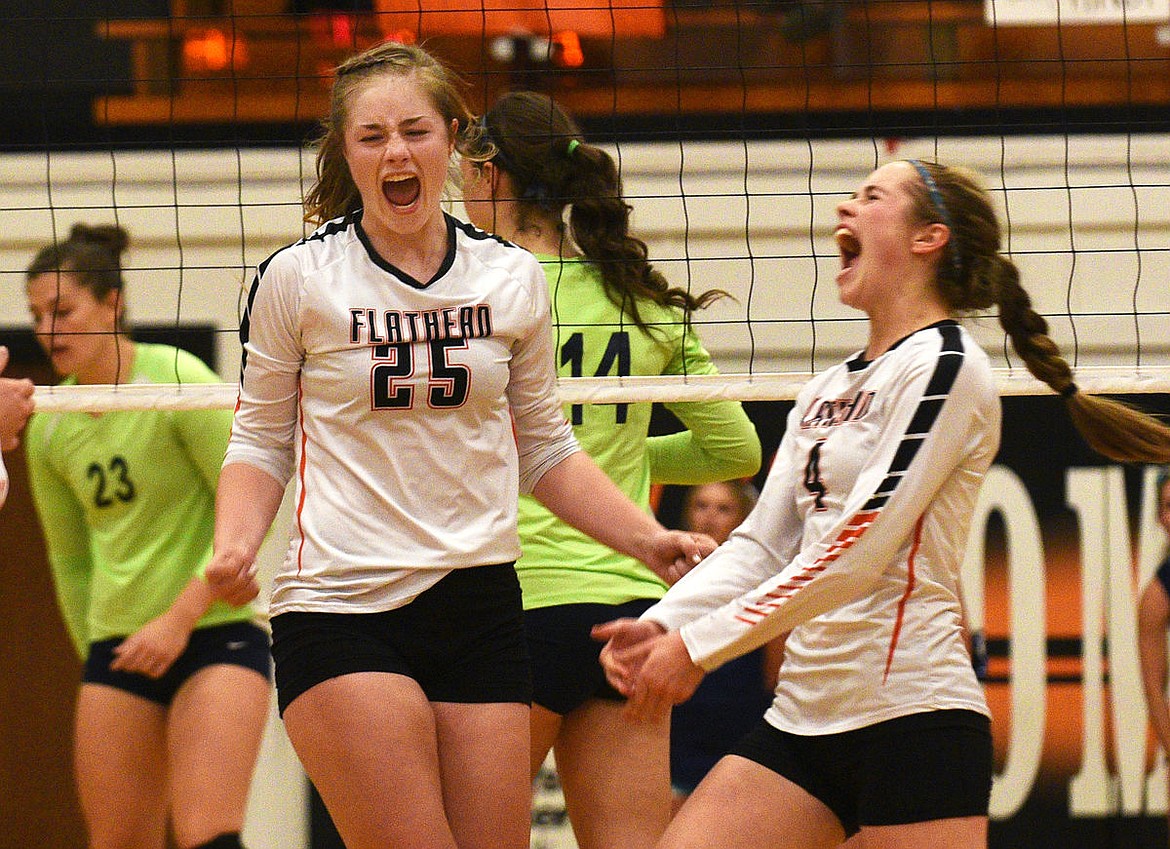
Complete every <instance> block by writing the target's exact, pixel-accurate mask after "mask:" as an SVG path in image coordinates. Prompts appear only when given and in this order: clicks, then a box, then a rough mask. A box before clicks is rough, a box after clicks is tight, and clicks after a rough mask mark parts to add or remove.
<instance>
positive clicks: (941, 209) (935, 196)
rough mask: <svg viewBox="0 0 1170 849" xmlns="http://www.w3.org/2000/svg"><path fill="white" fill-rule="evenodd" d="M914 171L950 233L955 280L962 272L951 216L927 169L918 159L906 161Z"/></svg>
mask: <svg viewBox="0 0 1170 849" xmlns="http://www.w3.org/2000/svg"><path fill="white" fill-rule="evenodd" d="M906 161H907V162H909V163H910V164H911V165H913V166H914V170H915V171H917V172H918V176H919V177H921V178H922V182H923V183H925V184H926V191H927V193H928V194H929V195H930V202H931V203H932V204H933V205H934V208H935V211H937V212H938V217H939V218H941V219H942V223H943V224H945V225H947V229H948V230H950V231H951V239H950V245H951V264H952V265H954V267H955V279H956V280H957V279H958V278H959V275H960V274H961V273H962V270H963V261H962V259H961V258H960V257H959V246H958V244H957V240H956V238H955V228H954V225H953V224H951V214H950V212H949V211H948V210H947V205H946V202H945V201H944V200H943V196H942V192H940V191H939V190H938V184H937V183H936V182H935V181H934V176H933V175H932V174H931V173H930V171H929V170H928V169H927V167H926V166H925V165H924V164H923V163H922V161H921V160H919V159H907V160H906Z"/></svg>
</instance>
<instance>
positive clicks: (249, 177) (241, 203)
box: [0, 136, 1170, 380]
mask: <svg viewBox="0 0 1170 849" xmlns="http://www.w3.org/2000/svg"><path fill="white" fill-rule="evenodd" d="M1166 150H1170V138H1168V137H1166V136H1140V137H1132V138H1126V137H1124V136H1085V137H1073V138H1069V139H1065V138H1063V137H1013V138H1004V139H996V138H990V139H944V140H941V141H939V142H937V145H936V143H935V142H934V141H928V140H908V141H905V142H902V143H901V144H900V146H899V147H898V149H897V151H896V156H898V157H908V156H914V157H920V158H928V159H929V158H937V159H939V160H941V161H943V162H947V163H951V164H964V165H968V166H970V167H973V168H975V169H976V170H978V171H980V172H981V173H982V174H983V175H984V177H985V179H986V180H987V183H988V186H989V187H990V188H992V189H993V190H994V195H995V197H996V200H997V203H998V204H999V206H1000V208H1001V211H1002V212H1003V214H1004V218H1005V221H1006V222H1007V223H1008V224H1009V225H1010V231H1009V235H1008V238H1007V241H1006V246H1007V247H1008V248H1010V249H1011V251H1012V253H1013V255H1014V256H1015V258H1016V259H1017V261H1018V262H1019V264H1020V265H1021V267H1022V270H1023V279H1024V283H1025V285H1026V286H1027V287H1028V288H1029V290H1030V291H1031V292H1032V294H1033V297H1034V299H1035V301H1036V305H1037V307H1038V308H1039V309H1040V310H1041V312H1043V313H1045V314H1048V315H1050V316H1053V320H1052V324H1053V333H1054V335H1055V337H1056V338H1057V340H1058V341H1059V342H1060V343H1061V344H1062V345H1064V346H1066V347H1067V348H1068V349H1069V350H1070V351H1071V350H1072V348H1073V345H1074V343H1075V346H1076V351H1077V357H1078V360H1079V362H1080V363H1081V364H1097V363H1106V362H1118V361H1119V362H1121V363H1123V364H1130V363H1132V362H1133V361H1134V357H1135V355H1134V351H1136V350H1137V348H1138V347H1139V342H1140V347H1141V350H1142V360H1143V363H1147V364H1149V363H1155V362H1156V363H1165V362H1166V358H1167V354H1168V351H1167V345H1168V344H1170V343H1168V341H1167V340H1170V333H1168V332H1167V331H1170V316H1168V315H1167V313H1170V287H1168V286H1167V285H1166V284H1167V281H1170V158H1168V157H1166V155H1165V151H1166ZM616 152H617V153H618V155H619V161H620V165H621V168H622V172H623V175H624V178H625V182H626V191H627V196H628V197H629V199H630V200H631V202H632V203H633V205H634V207H635V225H636V227H637V231H638V233H639V235H641V236H642V237H643V238H645V239H646V241H647V242H648V243H649V245H650V251H651V256H652V257H653V258H654V260H655V261H656V262H657V264H658V265H659V266H660V267H661V268H662V270H663V271H664V272H665V273H666V274H667V276H668V277H669V278H670V279H671V280H672V282H674V283H676V284H678V285H683V286H689V287H691V288H692V289H694V290H697V291H701V290H704V289H707V288H711V287H719V288H723V289H726V290H728V291H730V292H731V293H732V294H733V295H735V297H736V301H735V302H732V301H727V300H725V301H721V302H719V303H717V304H716V305H714V306H713V307H712V308H710V309H709V310H707V311H705V312H704V313H702V314H701V315H700V317H699V322H700V326H701V332H702V335H703V338H704V341H705V342H706V343H707V346H708V347H709V348H710V349H711V351H712V353H713V354H714V355H715V357H716V360H717V362H718V363H719V365H720V368H721V369H722V370H723V371H724V372H727V373H741V372H747V371H752V372H775V371H787V372H802V371H810V370H815V369H816V368H820V367H824V366H825V365H827V364H829V363H831V362H833V361H835V360H837V359H838V358H839V357H840V355H841V354H842V353H843V352H844V351H846V350H848V349H851V348H852V347H853V346H854V345H856V344H857V342H858V340H859V339H860V331H861V327H862V325H861V322H860V321H859V317H858V316H857V314H856V313H851V312H849V311H847V310H845V309H843V308H842V307H840V305H839V304H837V301H836V292H835V286H834V284H833V277H834V274H835V272H836V268H837V255H836V250H835V248H834V246H833V244H832V241H831V238H830V233H831V231H832V227H833V220H834V219H833V208H834V205H835V204H836V203H837V202H838V201H839V200H840V199H841V198H843V197H845V196H847V195H848V194H849V193H850V192H852V191H853V189H854V188H855V187H856V185H857V183H858V181H859V180H860V179H861V178H862V177H863V176H864V175H865V173H867V172H868V170H869V169H870V168H871V167H873V166H874V165H875V164H877V163H880V162H882V161H885V160H887V159H889V158H891V155H890V154H889V153H887V151H886V145H885V143H882V142H879V143H874V142H872V141H870V140H856V141H823V142H814V143H809V144H805V143H794V142H749V143H746V144H741V143H734V142H732V143H714V142H711V143H688V144H686V145H685V146H683V145H678V144H668V143H661V144H653V145H651V144H639V145H623V146H622V147H621V148H620V150H617V151H616ZM312 172H313V162H312V158H311V156H309V155H307V154H306V155H303V156H302V155H298V152H297V151H296V150H293V149H264V150H245V151H239V152H233V151H178V152H176V153H174V154H173V155H172V154H171V153H158V152H151V153H142V152H128V151H118V152H106V153H86V154H54V155H52V156H48V155H45V154H27V155H10V156H5V157H0V327H2V326H3V325H5V324H15V325H20V324H22V323H23V321H24V320H25V318H24V317H25V304H24V296H23V285H22V284H23V276H22V270H23V269H24V267H25V266H26V265H27V263H28V261H29V259H30V258H31V256H32V254H33V253H34V252H35V251H36V249H37V248H39V247H40V246H41V245H43V244H45V243H46V242H48V241H50V240H52V239H53V238H55V237H56V238H63V237H64V235H65V234H66V233H67V232H68V229H69V226H70V225H71V224H72V223H74V222H75V221H87V222H98V221H115V220H116V221H118V222H120V223H121V224H122V225H124V226H125V227H126V228H127V229H128V230H129V231H130V233H131V237H132V239H133V243H132V248H131V252H130V254H129V256H128V258H127V266H128V267H127V276H128V278H129V280H130V285H131V289H130V292H129V303H130V306H131V317H132V318H137V319H139V320H147V321H151V322H165V323H169V322H173V321H179V322H210V323H213V324H214V325H215V326H216V327H219V328H222V329H223V331H224V332H223V333H222V334H221V336H220V342H219V344H220V349H221V351H220V353H221V357H220V362H221V364H222V365H223V368H225V369H227V370H231V369H233V368H234V366H235V363H237V362H238V352H239V350H238V342H237V340H236V338H235V336H234V333H233V330H234V328H235V327H236V326H237V323H238V315H239V310H240V303H241V301H240V295H241V293H242V291H243V287H244V286H246V285H247V283H248V282H249V281H250V278H251V275H252V273H253V270H254V268H255V266H256V264H257V263H259V262H260V261H261V260H263V259H264V258H265V257H267V256H268V255H269V254H270V253H271V252H272V251H273V250H275V249H277V248H278V247H280V246H282V245H284V244H286V243H288V242H289V241H291V240H293V239H295V238H297V237H298V236H299V235H301V233H302V232H303V225H302V223H301V209H300V205H299V198H300V196H301V193H302V188H303V187H304V186H305V185H306V184H307V183H308V182H309V181H311V177H312ZM456 212H457V213H459V212H461V210H458V209H456ZM1135 305H1136V308H1137V311H1138V316H1137V317H1135V315H1134V307H1135ZM1159 313H1160V314H1159ZM1069 315H1073V316H1076V319H1075V321H1074V320H1072V319H1070V318H1069V317H1068V316H1069ZM811 316H815V317H816V321H815V322H814V321H813V320H812V318H811ZM1062 316H1063V317H1062ZM983 324H986V325H987V331H986V333H987V336H986V339H987V340H988V344H989V348H991V349H992V350H994V351H998V350H1000V349H1001V348H1002V344H1001V339H1002V337H1001V335H1000V334H998V333H997V332H996V330H995V328H996V324H995V322H994V320H985V321H984V322H983ZM1074 331H1075V335H1074ZM232 378H233V375H231V374H225V379H229V380H230V379H232Z"/></svg>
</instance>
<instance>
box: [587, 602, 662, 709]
mask: <svg viewBox="0 0 1170 849" xmlns="http://www.w3.org/2000/svg"><path fill="white" fill-rule="evenodd" d="M664 632H665V629H664V628H663V627H662V626H661V625H659V624H658V623H657V622H652V621H650V620H647V619H615V620H613V621H612V622H603V623H601V624H600V625H594V626H593V630H592V631H590V634H591V635H592V637H593V639H595V640H604V641H605V646H604V647H603V648H602V649H601V667H602V669H604V670H605V678H606V680H607V681H609V683H610V685H611V686H612V687H613V688H614V689H615V690H617V691H618V692H619V693H621V694H622V695H623V696H626V697H628V696H629V695H630V691H631V688H632V686H633V682H634V679H635V678H636V677H637V675H638V671H639V670H640V669H641V668H642V663H643V661H645V659H646V655H648V654H649V653H650V647H651V646H652V645H653V643H652V642H651V641H652V640H653V638H654V637H658V636H660V635H662V634H663V633H664Z"/></svg>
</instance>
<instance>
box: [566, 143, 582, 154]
mask: <svg viewBox="0 0 1170 849" xmlns="http://www.w3.org/2000/svg"><path fill="white" fill-rule="evenodd" d="M580 146H581V142H579V141H577V139H569V144H568V147H566V148H565V156H569V157H571V156H572V155H573V154H574V152H576V150H577V148H579V147H580Z"/></svg>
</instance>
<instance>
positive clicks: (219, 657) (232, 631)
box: [81, 622, 272, 706]
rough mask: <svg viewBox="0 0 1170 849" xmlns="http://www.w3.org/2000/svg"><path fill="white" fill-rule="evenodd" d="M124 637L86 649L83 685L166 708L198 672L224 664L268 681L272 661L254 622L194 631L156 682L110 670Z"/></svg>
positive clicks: (262, 633) (265, 640) (265, 637)
mask: <svg viewBox="0 0 1170 849" xmlns="http://www.w3.org/2000/svg"><path fill="white" fill-rule="evenodd" d="M124 639H126V638H125V637H114V638H112V639H109V640H98V641H97V642H95V643H91V644H90V646H89V657H88V658H87V659H86V661H85V669H84V670H83V672H82V675H81V680H82V683H85V684H105V685H106V686H108V687H117V688H118V689H119V690H125V691H126V692H127V693H133V694H134V695H136V696H141V697H142V698H144V699H149V700H150V701H152V702H157V703H158V704H160V705H163V706H169V705H170V703H171V702H172V701H173V700H174V698H175V694H176V693H177V692H179V688H180V687H182V686H183V684H184V683H185V682H186V681H187V679H188V678H190V677H191V676H192V675H194V674H195V673H196V672H198V671H199V670H201V669H203V668H204V667H207V666H214V665H216V664H220V663H227V664H231V665H233V666H242V667H244V668H245V669H254V670H255V671H256V672H258V673H260V674H261V675H263V676H264V677H265V678H271V677H272V657H271V655H270V654H269V652H268V632H266V631H265V630H264V629H263V628H261V627H260V626H259V625H257V624H255V623H254V622H229V623H227V624H226V625H212V626H211V627H208V628H196V629H195V630H194V631H192V632H191V639H190V641H189V642H188V643H187V648H186V649H185V650H184V651H183V653H182V654H181V655H179V657H178V658H177V659H176V660H175V662H174V663H172V664H171V668H170V669H168V670H167V671H166V672H165V673H164V674H163V675H162V677H160V678H150V677H148V676H146V675H140V674H139V673H137V672H122V671H119V670H114V669H110V664H111V663H113V662H114V648H115V647H116V646H118V645H119V644H120V643H121V642H122V640H124Z"/></svg>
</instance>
